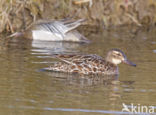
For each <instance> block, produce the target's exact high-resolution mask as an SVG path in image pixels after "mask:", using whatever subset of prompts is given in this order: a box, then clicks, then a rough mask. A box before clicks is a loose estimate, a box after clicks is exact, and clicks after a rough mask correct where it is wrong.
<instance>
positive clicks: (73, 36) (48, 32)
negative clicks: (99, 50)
mask: <svg viewBox="0 0 156 115" xmlns="http://www.w3.org/2000/svg"><path fill="white" fill-rule="evenodd" d="M84 21H85V19H78V20H73V19H70V18H68V19H60V20H52V21H38V22H36V23H35V24H33V25H32V26H31V27H30V28H28V29H27V30H26V31H24V32H16V33H14V34H12V35H10V36H9V37H21V36H23V37H24V38H29V39H33V40H41V41H69V42H79V43H90V40H88V39H87V38H86V37H85V36H84V35H82V34H80V33H79V32H78V31H77V30H76V28H77V27H79V26H80V25H81V24H82V23H83V22H84Z"/></svg>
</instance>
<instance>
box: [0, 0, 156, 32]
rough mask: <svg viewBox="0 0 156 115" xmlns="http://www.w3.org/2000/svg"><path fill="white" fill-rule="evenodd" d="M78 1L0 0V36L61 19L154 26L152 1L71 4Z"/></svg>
mask: <svg viewBox="0 0 156 115" xmlns="http://www.w3.org/2000/svg"><path fill="white" fill-rule="evenodd" d="M75 1H78V0H1V4H0V32H4V31H6V32H11V33H13V32H16V31H21V30H25V29H26V28H28V27H29V26H30V25H31V24H32V23H33V22H35V21H37V20H40V19H60V18H65V17H72V16H74V17H75V18H85V19H88V21H87V23H88V24H89V25H95V24H96V25H100V26H104V27H110V26H119V25H127V24H135V25H136V26H150V25H154V24H155V23H156V13H155V12H156V1H155V0H93V4H92V5H91V6H89V3H88V2H85V3H79V4H75V3H76V2H75Z"/></svg>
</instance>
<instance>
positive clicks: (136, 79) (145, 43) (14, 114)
mask: <svg viewBox="0 0 156 115" xmlns="http://www.w3.org/2000/svg"><path fill="white" fill-rule="evenodd" d="M85 31H87V30H85ZM87 36H88V38H89V39H90V40H92V43H91V44H77V43H67V42H65V43H62V42H61V43H59V42H43V41H42V42H41V41H28V40H25V39H22V38H21V39H6V38H5V37H1V38H2V39H1V40H0V63H1V64H0V114H5V115H10V114H11V115H38V114H44V115H51V114H55V115H69V114H71V115H74V114H77V115H98V114H99V115H100V114H110V115H114V114H117V115H121V114H128V113H126V112H125V113H124V112H122V108H123V105H122V104H123V103H125V104H126V105H128V106H130V105H131V103H133V104H134V105H138V104H140V105H145V106H154V107H156V71H155V68H156V39H155V36H156V29H155V28H151V29H150V30H147V29H140V30H137V31H135V32H134V31H132V30H130V29H125V28H124V29H114V30H104V31H101V32H98V31H96V32H89V34H88V35H87ZM112 48H119V49H121V50H123V51H124V52H125V54H126V55H127V58H128V59H129V60H131V61H133V62H134V63H136V64H137V67H136V68H135V67H130V66H128V65H125V64H120V65H119V71H120V74H119V76H82V75H81V76H80V75H73V74H64V73H56V72H43V71H40V69H41V68H44V67H48V66H50V65H51V63H52V62H53V61H56V60H55V59H52V58H51V54H52V53H80V52H81V53H85V54H90V53H91V54H97V55H100V56H102V57H105V55H106V52H107V51H108V50H109V49H112ZM155 111H156V110H155Z"/></svg>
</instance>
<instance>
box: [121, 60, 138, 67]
mask: <svg viewBox="0 0 156 115" xmlns="http://www.w3.org/2000/svg"><path fill="white" fill-rule="evenodd" d="M123 62H124V63H125V64H128V65H131V66H134V67H136V64H134V63H133V62H131V61H129V60H124V61H123Z"/></svg>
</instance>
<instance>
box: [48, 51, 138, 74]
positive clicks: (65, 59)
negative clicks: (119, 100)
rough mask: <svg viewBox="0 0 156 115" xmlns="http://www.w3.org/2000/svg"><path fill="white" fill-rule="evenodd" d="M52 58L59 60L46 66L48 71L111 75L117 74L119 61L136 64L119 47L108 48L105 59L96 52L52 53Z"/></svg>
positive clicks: (131, 64)
mask: <svg viewBox="0 0 156 115" xmlns="http://www.w3.org/2000/svg"><path fill="white" fill-rule="evenodd" d="M52 58H57V59H59V60H60V61H58V62H55V63H53V65H51V66H50V67H48V68H46V70H48V71H55V72H66V73H78V74H85V75H89V74H104V75H113V74H119V71H118V64H120V63H125V64H128V65H130V66H134V67H136V64H134V63H133V62H131V61H129V60H128V59H127V57H126V55H125V54H124V52H123V51H121V50H120V49H111V50H109V51H108V53H107V55H106V58H105V59H104V58H102V57H101V56H98V55H96V54H52Z"/></svg>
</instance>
